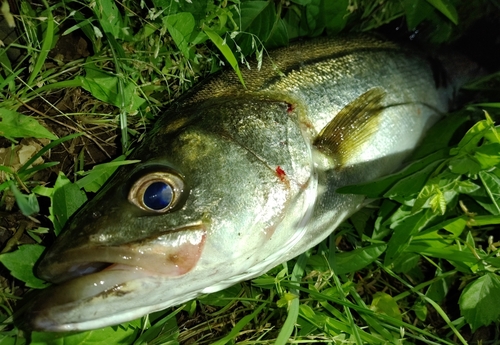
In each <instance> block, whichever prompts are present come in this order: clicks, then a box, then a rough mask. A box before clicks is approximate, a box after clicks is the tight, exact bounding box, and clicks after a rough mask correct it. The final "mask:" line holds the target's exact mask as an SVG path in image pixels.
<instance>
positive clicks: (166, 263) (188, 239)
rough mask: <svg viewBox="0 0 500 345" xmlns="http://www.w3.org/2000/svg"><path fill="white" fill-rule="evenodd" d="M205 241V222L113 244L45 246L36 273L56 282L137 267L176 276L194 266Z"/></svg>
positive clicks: (158, 273) (154, 272)
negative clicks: (59, 248) (58, 248)
mask: <svg viewBox="0 0 500 345" xmlns="http://www.w3.org/2000/svg"><path fill="white" fill-rule="evenodd" d="M205 242H206V226H205V225H204V224H203V223H194V224H188V225H184V226H181V227H177V228H172V229H169V230H166V231H165V232H162V233H161V234H160V235H156V236H151V237H148V238H145V239H141V240H139V241H134V242H130V243H125V244H121V245H116V246H104V245H92V244H91V245H85V246H81V247H77V248H71V249H68V250H65V251H63V252H62V253H61V252H57V251H56V252H50V250H49V252H48V255H47V256H46V257H45V258H44V259H43V260H42V261H41V262H40V265H39V267H38V268H37V273H38V276H39V277H40V278H42V279H44V280H46V281H49V282H52V283H56V284H59V283H64V282H66V281H69V280H72V279H75V278H78V277H81V276H86V275H91V274H96V273H99V272H102V271H107V270H140V271H143V272H148V273H149V275H163V276H169V277H176V276H180V275H183V274H185V273H187V272H189V271H190V270H191V269H193V268H194V266H195V265H196V263H197V262H198V260H199V258H200V256H201V252H202V251H203V248H204V245H205Z"/></svg>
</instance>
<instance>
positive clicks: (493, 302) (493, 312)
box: [458, 273, 500, 332]
mask: <svg viewBox="0 0 500 345" xmlns="http://www.w3.org/2000/svg"><path fill="white" fill-rule="evenodd" d="M498 296H500V281H499V277H498V276H497V275H496V274H494V273H486V274H485V275H484V276H482V277H480V278H478V279H476V280H474V281H473V282H471V283H469V285H467V286H466V287H465V289H464V291H463V292H462V295H461V296H460V299H459V301H458V304H459V306H460V311H461V312H462V315H463V316H464V317H465V320H466V321H467V322H468V323H469V324H470V325H471V328H472V331H473V332H474V331H475V330H476V329H478V328H479V327H481V326H488V325H489V324H490V323H492V322H494V321H497V320H498V319H499V317H500V299H499V298H498Z"/></svg>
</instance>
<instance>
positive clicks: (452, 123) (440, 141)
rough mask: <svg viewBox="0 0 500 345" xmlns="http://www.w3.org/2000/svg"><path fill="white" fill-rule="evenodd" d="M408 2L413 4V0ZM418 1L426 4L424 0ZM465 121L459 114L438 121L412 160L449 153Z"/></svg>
mask: <svg viewBox="0 0 500 345" xmlns="http://www.w3.org/2000/svg"><path fill="white" fill-rule="evenodd" d="M408 1H409V2H412V3H413V2H414V1H413V0H408ZM419 1H421V2H422V3H425V4H427V3H426V2H425V0H419ZM427 6H429V5H427ZM467 121H469V116H468V115H467V113H465V114H464V113H461V112H459V113H454V114H450V115H449V116H446V117H444V118H443V119H441V120H440V121H438V122H437V123H436V124H435V125H434V126H432V127H431V128H430V129H429V130H428V131H427V133H425V137H424V138H423V140H422V143H421V144H420V145H419V146H418V147H417V148H416V149H415V151H414V152H413V153H412V160H414V159H421V158H423V157H426V156H428V155H429V154H431V153H433V152H436V151H439V150H442V149H445V150H446V151H449V147H450V142H451V141H452V139H453V136H454V135H455V134H456V133H457V131H458V129H459V128H461V127H462V126H463V125H464V124H465V123H466V122H467Z"/></svg>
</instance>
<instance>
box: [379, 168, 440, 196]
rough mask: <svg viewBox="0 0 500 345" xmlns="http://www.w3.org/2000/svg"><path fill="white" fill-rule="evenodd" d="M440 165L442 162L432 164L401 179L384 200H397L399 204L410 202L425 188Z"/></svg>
mask: <svg viewBox="0 0 500 345" xmlns="http://www.w3.org/2000/svg"><path fill="white" fill-rule="evenodd" d="M440 163H441V162H440V161H436V162H432V163H430V164H429V165H427V166H426V167H424V168H422V170H420V171H417V172H415V173H414V174H411V175H409V176H407V177H404V178H402V179H400V180H399V181H398V182H396V183H395V184H394V186H392V188H391V189H389V190H388V191H387V192H386V193H385V194H384V198H389V199H392V200H396V201H398V202H399V203H405V202H407V201H409V200H410V199H411V197H412V196H413V195H415V194H417V193H419V192H420V190H421V189H422V188H423V187H424V186H425V184H426V182H427V180H428V179H429V177H430V176H431V174H432V173H434V171H435V170H436V168H437V166H438V165H439V164H440Z"/></svg>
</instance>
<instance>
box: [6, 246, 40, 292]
mask: <svg viewBox="0 0 500 345" xmlns="http://www.w3.org/2000/svg"><path fill="white" fill-rule="evenodd" d="M44 250H45V247H43V246H41V245H39V244H26V245H23V246H20V247H19V248H18V249H17V250H16V251H14V252H12V253H6V254H0V262H1V263H2V264H3V265H4V266H5V267H7V269H8V270H9V271H10V274H12V276H13V277H15V278H17V279H19V280H21V281H23V282H24V283H25V284H26V286H28V287H31V288H34V289H43V288H45V287H47V283H46V282H44V281H43V280H41V279H38V278H37V277H35V275H34V273H33V267H34V266H35V263H36V262H37V261H38V259H39V258H40V256H41V255H42V253H43V251H44Z"/></svg>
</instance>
